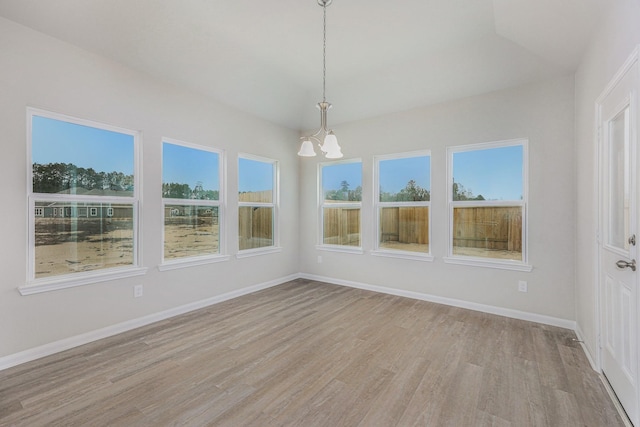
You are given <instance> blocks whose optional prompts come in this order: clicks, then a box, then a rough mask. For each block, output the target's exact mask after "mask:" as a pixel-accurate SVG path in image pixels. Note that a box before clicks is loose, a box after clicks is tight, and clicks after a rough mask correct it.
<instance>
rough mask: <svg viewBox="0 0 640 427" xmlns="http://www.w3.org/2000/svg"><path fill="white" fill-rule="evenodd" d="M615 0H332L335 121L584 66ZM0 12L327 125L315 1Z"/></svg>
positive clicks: (62, 0) (230, 100)
mask: <svg viewBox="0 0 640 427" xmlns="http://www.w3.org/2000/svg"><path fill="white" fill-rule="evenodd" d="M614 1H615V0H395V1H392V0H386V1H382V0H334V1H333V3H332V4H331V5H330V6H329V7H328V8H327V101H329V102H331V103H332V104H333V105H334V108H333V109H332V110H331V112H330V113H329V120H330V122H331V124H332V126H335V124H337V123H340V122H346V121H352V120H358V119H363V118H369V117H374V116H377V115H382V114H387V113H391V112H396V111H403V110H407V109H411V108H414V107H418V106H423V105H429V104H434V103H439V102H444V101H447V100H452V99H457V98H462V97H465V96H470V95H477V94H481V93H486V92H490V91H493V90H498V89H503V88H508V87H512V86H517V85H521V84H524V83H527V82H532V81H536V80H540V79H544V78H547V77H550V76H553V75H558V74H566V73H570V72H572V71H574V70H575V68H576V66H577V64H578V62H579V60H580V58H581V56H582V55H583V53H584V50H585V48H586V46H587V45H588V43H589V40H590V39H591V37H592V35H593V34H594V32H595V31H597V28H598V23H599V22H600V20H601V19H603V17H604V16H606V13H607V10H608V9H609V8H610V6H611V4H612V3H613V2H614ZM0 16H3V17H5V18H7V19H9V20H12V21H15V22H18V23H20V24H23V25H25V26H27V27H31V28H33V29H35V30H37V31H40V32H43V33H45V34H48V35H50V36H52V37H55V38H58V39H60V40H63V41H66V42H69V43H71V44H74V45H77V46H79V47H81V48H83V49H86V50H88V51H91V52H95V53H98V54H100V55H102V56H105V57H107V58H110V59H112V60H115V61H118V62H120V63H123V64H125V65H127V66H129V67H131V68H134V69H137V70H140V71H142V72H145V73H148V74H151V75H154V76H156V77H158V78H161V79H163V80H166V81H168V82H171V83H173V84H176V85H179V86H182V87H186V88H188V89H189V90H193V91H196V92H198V93H201V94H204V95H206V96H209V97H211V98H214V99H216V100H218V101H220V102H223V103H225V104H228V105H231V106H234V107H236V108H239V109H241V110H244V111H246V112H249V113H252V114H254V115H257V116H259V117H263V118H265V119H267V120H270V121H272V122H274V123H278V124H281V125H284V126H287V127H290V128H293V129H311V128H315V127H317V125H318V114H319V113H318V111H317V110H316V108H315V104H316V103H317V102H318V101H320V100H321V99H322V8H321V7H320V6H319V5H318V3H317V0H273V1H264V0H260V1H259V0H226V1H222V0H49V1H42V0H0Z"/></svg>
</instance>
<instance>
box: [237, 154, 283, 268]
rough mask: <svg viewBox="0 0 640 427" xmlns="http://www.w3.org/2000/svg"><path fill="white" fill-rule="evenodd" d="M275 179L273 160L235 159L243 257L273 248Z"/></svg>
mask: <svg viewBox="0 0 640 427" xmlns="http://www.w3.org/2000/svg"><path fill="white" fill-rule="evenodd" d="M277 177H278V163H277V162H276V161H275V160H270V159H264V158H261V157H257V156H250V155H247V154H245V155H241V156H240V157H239V158H238V248H239V250H240V252H243V251H247V252H245V255H246V254H251V253H264V252H270V251H271V250H272V249H275V248H276V246H277V243H278V242H277V241H276V237H277V233H276V224H277V200H278V179H277ZM266 249H270V250H266Z"/></svg>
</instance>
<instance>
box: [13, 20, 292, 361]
mask: <svg viewBox="0 0 640 427" xmlns="http://www.w3.org/2000/svg"><path fill="white" fill-rule="evenodd" d="M0 70H2V71H1V72H0V129H1V132H2V141H1V142H0V144H1V145H2V151H3V153H2V156H0V174H1V175H0V176H1V177H2V200H3V202H4V203H3V205H4V207H3V208H2V209H0V235H1V236H2V242H3V244H2V245H0V260H1V261H0V262H1V263H2V264H1V268H0V357H2V356H6V355H10V354H15V353H18V352H20V351H23V350H27V349H31V348H34V347H38V346H41V345H44V344H47V343H52V342H55V341H58V340H62V339H65V338H69V337H73V336H76V335H79V334H83V333H87V332H90V331H94V330H97V329H100V328H105V327H108V326H110V325H115V324H118V323H120V322H125V321H129V320H131V319H137V318H141V317H143V316H147V315H151V314H153V313H158V312H162V311H164V310H169V309H172V308H174V307H178V306H181V305H184V304H189V303H192V302H195V301H201V300H204V299H207V298H211V297H214V296H216V295H220V294H223V293H227V292H231V291H234V290H237V289H240V288H244V287H248V286H252V285H256V284H260V283H263V282H266V281H270V280H276V279H278V278H282V277H285V276H288V275H291V274H294V273H296V272H297V271H298V255H297V251H296V247H297V244H298V241H297V233H296V230H297V228H298V222H297V221H298V219H297V218H298V204H297V194H298V187H297V185H298V184H297V179H296V176H297V173H298V159H297V156H296V155H295V145H296V144H297V140H298V134H297V132H294V131H291V130H288V129H284V128H282V127H278V126H275V125H272V124H270V123H267V122H265V121H262V120H259V119H256V118H253V117H251V116H250V115H248V114H245V113H242V112H239V111H235V110H233V109H230V108H227V107H224V106H221V105H219V104H216V103H214V102H211V101H209V100H207V99H205V98H203V97H201V96H199V95H198V94H194V93H189V92H185V91H183V90H180V89H178V88H176V87H173V86H170V85H167V84H164V83H162V82H159V81H156V80H153V79H151V78H149V77H148V76H146V75H143V74H140V73H137V72H135V71H132V70H130V69H127V68H124V67H122V66H120V65H118V64H116V63H114V62H110V61H108V60H106V59H104V58H101V57H99V56H96V55H93V54H89V53H87V52H85V51H82V50H80V49H77V48H75V47H73V46H71V45H68V44H65V43H62V42H59V41H56V40H54V39H52V38H49V37H47V36H44V35H42V34H39V33H36V32H34V31H31V30H29V29H26V28H24V27H21V26H19V25H17V24H15V23H12V22H10V21H7V20H4V19H1V18H0ZM27 106H32V107H38V108H42V109H46V110H51V111H55V112H59V113H64V114H68V115H71V116H76V117H80V118H85V119H90V120H94V121H98V122H102V123H107V124H111V125H115V126H120V127H124V128H129V129H136V130H141V131H142V134H143V138H142V140H143V141H142V142H143V144H142V145H143V147H142V157H143V187H142V188H143V217H142V223H143V229H142V240H141V243H142V245H143V252H142V265H143V266H145V267H148V269H149V270H148V273H147V274H146V275H145V276H142V277H135V278H132V279H127V280H118V281H109V282H104V283H99V284H93V285H86V286H81V287H75V288H70V289H65V290H58V291H53V292H46V293H42V294H36V295H30V296H20V294H19V293H18V291H17V288H18V286H20V285H23V284H24V283H25V280H26V265H27V247H26V241H27V212H26V209H27V201H26V188H27V172H26V171H27V161H28V159H27V158H26V153H27V148H26V124H25V122H26V107H27ZM162 137H170V138H175V139H179V140H183V141H188V142H191V143H194V144H200V145H205V146H214V147H217V148H221V149H224V150H226V155H227V176H228V177H229V179H228V187H227V190H228V205H229V209H228V218H229V221H228V222H227V224H226V232H227V235H228V236H229V240H228V253H230V254H231V255H234V254H235V252H236V250H237V241H236V239H235V236H237V232H236V229H237V219H236V218H237V208H236V207H235V204H236V201H237V178H236V177H237V154H238V152H246V153H252V154H256V155H261V156H266V157H270V158H275V159H277V160H279V161H280V166H281V184H282V187H281V189H282V191H281V216H280V224H281V227H280V229H281V246H282V247H283V248H284V249H283V251H282V253H277V254H270V255H264V256H259V257H252V258H243V259H236V258H235V257H234V256H232V257H231V259H230V260H229V261H226V262H222V263H216V264H209V265H206V266H198V267H191V268H186V269H180V270H174V271H165V272H160V271H158V269H157V265H158V264H159V263H160V260H161V251H162V242H161V227H162V215H161V199H160V192H159V190H160V185H161V182H162V178H161V168H160V166H161V164H160V163H161V162H160V160H161V138H162ZM134 284H143V285H144V296H143V297H142V298H137V299H134V298H133V285H134Z"/></svg>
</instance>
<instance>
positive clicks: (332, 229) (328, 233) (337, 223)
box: [323, 207, 360, 246]
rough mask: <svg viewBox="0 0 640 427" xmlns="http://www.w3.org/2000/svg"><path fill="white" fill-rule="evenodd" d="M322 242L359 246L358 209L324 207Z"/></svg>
mask: <svg viewBox="0 0 640 427" xmlns="http://www.w3.org/2000/svg"><path fill="white" fill-rule="evenodd" d="M323 220H324V227H323V232H324V236H323V243H324V244H326V245H345V246H360V209H359V208H333V207H332V208H325V209H324V218H323Z"/></svg>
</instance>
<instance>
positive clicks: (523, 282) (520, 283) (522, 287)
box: [518, 280, 527, 292]
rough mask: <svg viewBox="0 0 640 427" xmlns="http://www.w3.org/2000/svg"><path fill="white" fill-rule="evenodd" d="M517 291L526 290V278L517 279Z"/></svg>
mask: <svg viewBox="0 0 640 427" xmlns="http://www.w3.org/2000/svg"><path fill="white" fill-rule="evenodd" d="M518 291H520V292H527V282H526V280H520V281H518Z"/></svg>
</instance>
